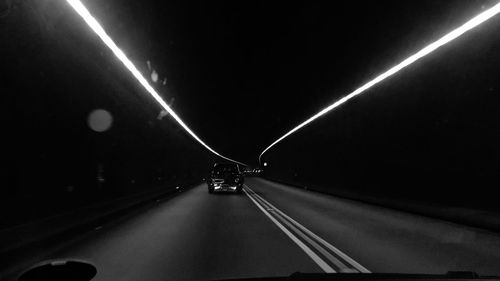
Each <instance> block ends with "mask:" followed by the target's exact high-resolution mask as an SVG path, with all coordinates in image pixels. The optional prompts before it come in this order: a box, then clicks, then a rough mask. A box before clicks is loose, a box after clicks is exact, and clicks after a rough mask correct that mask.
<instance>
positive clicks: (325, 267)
mask: <svg viewBox="0 0 500 281" xmlns="http://www.w3.org/2000/svg"><path fill="white" fill-rule="evenodd" d="M243 191H244V192H245V194H246V195H247V196H248V198H250V200H252V202H253V203H254V204H255V205H256V206H257V207H258V208H259V209H260V210H261V211H262V212H263V213H264V214H265V215H266V216H267V217H268V218H269V219H270V220H271V221H272V222H274V224H276V225H277V226H278V227H279V228H280V229H281V230H282V231H283V232H284V233H285V234H286V235H287V236H288V237H289V238H290V239H292V241H293V242H295V244H297V245H298V246H299V247H300V248H301V249H302V250H303V251H304V252H305V253H306V254H307V255H308V256H309V257H310V258H311V259H312V260H313V261H314V262H315V263H316V264H317V265H318V266H319V267H320V268H321V269H322V270H323V271H324V272H326V273H336V271H335V270H334V269H333V268H331V267H330V266H329V265H328V264H327V263H326V262H325V261H323V260H322V259H321V258H320V257H319V256H318V255H316V254H315V253H314V252H313V251H312V250H311V249H310V248H309V247H307V246H306V245H305V244H304V243H303V242H302V241H300V240H299V239H298V238H297V237H295V235H293V234H292V233H291V232H290V231H289V230H288V229H286V228H285V227H284V226H283V225H282V224H280V223H279V222H278V221H277V220H276V219H275V218H274V217H273V216H271V215H270V214H269V213H268V212H267V211H266V210H265V209H264V208H262V206H261V205H260V204H259V203H257V201H255V199H254V198H253V197H252V196H250V194H248V192H247V191H246V190H245V189H243Z"/></svg>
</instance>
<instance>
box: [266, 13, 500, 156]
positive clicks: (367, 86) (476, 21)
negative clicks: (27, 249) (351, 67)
mask: <svg viewBox="0 0 500 281" xmlns="http://www.w3.org/2000/svg"><path fill="white" fill-rule="evenodd" d="M499 12H500V3H498V4H496V5H495V6H493V7H492V8H490V9H488V10H486V11H484V12H482V13H481V14H479V15H477V16H476V17H474V18H473V19H471V20H469V21H468V22H466V23H464V24H463V25H462V26H460V27H458V28H456V29H454V30H453V31H451V32H450V33H448V34H446V35H445V36H443V37H441V38H440V39H438V40H437V41H435V42H433V43H431V44H429V45H428V46H426V47H425V48H423V49H421V50H420V51H418V52H417V53H415V54H413V55H412V56H410V57H408V58H407V59H405V60H403V61H402V62H400V63H399V64H397V65H396V66H393V67H392V68H390V69H389V70H387V71H385V72H384V73H382V74H380V75H379V76H377V77H375V78H374V79H373V80H371V81H369V82H368V83H366V84H364V85H363V86H361V87H359V88H358V89H356V90H355V91H354V92H352V93H350V94H348V95H346V96H344V97H342V98H341V99H339V100H337V101H336V102H334V103H332V104H331V105H329V106H327V107H325V108H323V109H322V110H320V111H319V112H318V113H316V114H314V115H313V116H311V117H310V118H309V119H307V120H305V121H304V122H302V123H300V124H299V125H297V126H296V127H295V128H293V129H291V130H290V131H288V132H287V133H286V134H284V135H283V136H281V137H279V138H278V139H277V140H275V141H274V142H273V143H271V145H269V146H268V147H266V149H264V150H263V151H262V152H261V153H260V155H259V163H260V162H261V158H262V155H264V153H266V152H267V151H268V150H269V149H270V148H271V147H273V146H275V145H276V144H277V143H279V142H280V141H282V140H283V139H285V138H286V137H288V136H290V135H291V134H293V133H295V132H297V131H298V130H300V129H301V128H303V127H305V126H306V125H308V124H309V123H311V122H313V121H314V120H316V119H318V118H319V117H321V116H323V115H325V114H326V113H328V112H330V111H332V110H333V109H335V108H337V107H339V106H340V105H342V104H344V103H345V102H347V101H348V100H350V99H352V98H354V97H355V96H357V95H360V94H362V93H364V92H365V91H366V90H368V89H370V88H371V87H373V86H374V85H376V84H378V83H380V82H382V81H383V80H385V79H387V78H388V77H390V76H392V75H394V74H395V73H397V72H399V71H400V70H402V69H403V68H405V67H407V66H409V65H411V64H412V63H414V62H416V61H417V60H419V59H421V58H423V57H424V56H426V55H428V54H430V53H432V52H433V51H435V50H436V49H438V48H439V47H441V46H443V45H445V44H447V43H449V42H451V41H452V40H454V39H456V38H458V37H459V36H461V35H462V34H464V33H465V32H467V31H469V30H471V29H473V28H474V27H476V26H478V25H480V24H481V23H483V22H485V21H487V20H488V19H490V18H492V17H493V16H495V15H497V14H498V13H499Z"/></svg>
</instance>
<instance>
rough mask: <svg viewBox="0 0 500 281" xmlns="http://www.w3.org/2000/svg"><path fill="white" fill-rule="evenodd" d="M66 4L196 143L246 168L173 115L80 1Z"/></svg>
mask: <svg viewBox="0 0 500 281" xmlns="http://www.w3.org/2000/svg"><path fill="white" fill-rule="evenodd" d="M66 2H68V4H69V5H70V6H71V7H72V8H73V9H74V10H75V11H76V12H77V13H78V14H79V15H80V16H81V17H82V18H83V20H84V21H85V22H86V23H87V25H88V26H89V27H90V28H91V29H92V30H93V31H94V32H95V33H96V34H97V36H99V38H101V40H102V41H103V42H104V44H106V46H108V48H109V49H111V51H112V52H113V53H114V54H115V56H116V57H117V58H118V59H119V60H120V61H121V62H122V63H123V64H124V65H125V67H126V68H127V69H128V70H129V71H130V72H131V73H132V75H133V76H134V77H135V78H136V79H137V81H139V83H140V84H141V85H142V86H143V87H144V88H145V89H146V91H148V93H149V94H150V95H151V96H152V97H153V98H154V99H155V100H156V101H157V102H158V103H159V104H160V105H161V107H163V109H165V110H166V111H167V112H168V113H169V114H170V115H171V116H172V117H173V118H174V120H175V121H176V122H177V123H178V124H179V125H180V126H181V127H182V128H183V129H184V130H185V131H186V132H187V133H188V134H190V135H191V136H192V137H193V138H194V139H195V140H196V141H198V142H199V143H200V144H201V145H203V146H204V147H205V148H206V149H208V150H209V151H210V152H212V153H213V154H215V155H217V156H219V157H221V158H223V159H226V160H229V161H231V162H235V163H238V164H241V165H244V166H247V165H246V164H244V163H241V162H238V161H236V160H233V159H231V158H228V157H225V156H223V155H221V154H219V153H218V152H217V151H215V150H213V149H212V148H211V147H210V146H208V145H207V144H206V143H205V142H203V141H202V140H201V139H200V138H199V137H198V136H197V135H196V134H195V133H194V132H193V131H192V130H191V129H190V128H189V127H188V126H187V125H186V124H185V123H184V121H182V119H181V118H180V117H179V116H178V115H177V113H175V112H174V111H173V110H172V109H171V108H170V107H169V106H168V105H167V103H166V102H165V101H164V100H163V99H162V98H161V96H160V95H159V94H158V93H157V92H156V90H155V89H154V88H153V87H152V86H151V85H150V84H149V83H148V81H147V80H146V79H145V78H144V76H143V75H142V74H141V73H140V72H139V70H137V68H136V67H135V65H134V64H133V63H132V62H131V61H130V60H129V59H128V58H127V56H126V55H125V53H123V51H122V50H121V49H120V48H118V46H117V45H116V44H115V42H114V41H113V40H112V39H111V37H109V35H108V34H107V33H106V31H105V30H104V28H103V27H102V26H101V25H100V24H99V22H97V20H96V19H95V18H94V17H93V16H92V15H91V14H90V12H89V11H88V10H87V8H86V7H85V6H84V5H83V4H82V2H80V0H66Z"/></svg>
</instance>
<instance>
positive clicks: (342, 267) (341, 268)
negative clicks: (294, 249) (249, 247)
mask: <svg viewBox="0 0 500 281" xmlns="http://www.w3.org/2000/svg"><path fill="white" fill-rule="evenodd" d="M250 195H251V196H255V193H253V194H252V193H250ZM254 199H256V200H257V201H258V202H259V203H260V204H262V205H263V206H264V207H267V208H266V210H270V209H271V210H273V209H272V208H271V207H268V206H266V204H265V202H262V201H260V200H259V198H257V197H256V196H255V197H254ZM273 211H274V210H273ZM274 215H275V217H276V218H277V219H278V220H280V221H281V222H282V223H284V224H286V225H287V226H288V228H290V229H291V230H292V231H293V233H295V234H297V235H299V236H300V237H302V239H303V240H305V241H306V242H307V243H309V244H310V245H311V246H313V247H314V248H315V249H316V250H317V251H318V252H320V253H321V254H323V256H325V257H326V258H327V259H328V260H329V261H331V262H332V263H333V264H335V265H336V266H337V267H338V268H339V272H353V270H355V269H351V268H350V267H348V266H346V265H345V264H344V263H342V262H341V261H340V260H339V259H337V258H336V257H334V256H333V255H332V254H330V253H329V252H328V251H327V250H326V249H324V248H323V247H321V246H320V245H318V243H316V242H315V241H314V240H312V239H311V238H309V236H307V235H305V234H304V233H303V232H302V231H300V230H299V229H297V228H296V227H295V226H294V225H293V224H291V223H290V222H289V221H287V220H286V219H285V218H284V217H283V216H281V215H280V214H279V213H277V212H274ZM356 272H358V271H356Z"/></svg>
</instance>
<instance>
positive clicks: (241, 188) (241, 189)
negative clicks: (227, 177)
mask: <svg viewBox="0 0 500 281" xmlns="http://www.w3.org/2000/svg"><path fill="white" fill-rule="evenodd" d="M236 193H238V194H242V193H243V187H242V186H238V187H237V188H236Z"/></svg>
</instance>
